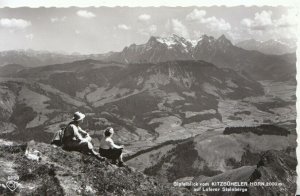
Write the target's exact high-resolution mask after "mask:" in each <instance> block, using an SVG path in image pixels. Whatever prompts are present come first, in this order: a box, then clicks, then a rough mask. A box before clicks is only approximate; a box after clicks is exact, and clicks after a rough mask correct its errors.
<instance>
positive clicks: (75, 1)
mask: <svg viewBox="0 0 300 196" xmlns="http://www.w3.org/2000/svg"><path fill="white" fill-rule="evenodd" d="M224 2H225V0H155V1H154V0H72V1H70V0H44V1H41V0H26V1H25V0H0V8H4V7H10V8H17V7H32V8H38V7H70V6H76V7H91V6H95V7H100V6H106V7H115V6H128V7H159V6H169V7H176V6H182V7H189V6H199V7H201V6H241V5H242V6H243V5H244V6H288V7H293V8H296V9H297V10H298V18H299V19H298V21H300V0H230V1H227V2H226V3H224ZM299 24H300V23H299ZM299 26H300V25H298V29H297V37H298V40H297V48H298V50H297V52H296V54H297V59H300V51H299V48H300V40H299V39H300V32H299V31H300V27H299ZM296 67H297V72H298V70H299V68H300V63H299V61H297V64H296ZM296 79H297V84H298V83H299V82H300V74H297V76H296ZM296 95H297V104H296V108H297V119H296V121H297V128H296V130H297V135H298V134H300V115H298V111H300V102H299V101H298V99H300V86H299V85H297V90H296ZM297 143H298V144H300V137H297ZM296 153H297V159H298V163H300V146H299V145H298V146H297V149H296ZM297 174H298V175H297V191H296V194H297V195H299V194H300V177H299V174H300V164H298V165H297Z"/></svg>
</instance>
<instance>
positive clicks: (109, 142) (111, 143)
mask: <svg viewBox="0 0 300 196" xmlns="http://www.w3.org/2000/svg"><path fill="white" fill-rule="evenodd" d="M106 141H107V142H108V144H109V146H110V147H111V148H117V149H123V148H124V147H123V146H119V145H116V144H115V143H114V141H113V140H112V139H111V138H108V139H107V140H106Z"/></svg>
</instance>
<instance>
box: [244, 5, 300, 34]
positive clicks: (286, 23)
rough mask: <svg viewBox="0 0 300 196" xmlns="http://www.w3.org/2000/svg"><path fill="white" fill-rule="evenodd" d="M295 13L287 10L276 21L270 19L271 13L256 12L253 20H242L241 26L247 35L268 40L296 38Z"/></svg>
mask: <svg viewBox="0 0 300 196" xmlns="http://www.w3.org/2000/svg"><path fill="white" fill-rule="evenodd" d="M297 21H298V20H297V11H296V10H294V9H290V10H288V12H287V14H282V15H281V16H280V17H279V18H278V19H273V18H272V11H267V10H263V11H261V12H256V13H255V14H254V18H253V19H250V18H244V19H242V20H241V25H242V26H243V27H244V29H245V30H246V32H247V33H248V34H249V35H254V36H262V35H264V36H268V37H270V38H274V39H276V38H284V37H286V38H292V37H296V36H297Z"/></svg>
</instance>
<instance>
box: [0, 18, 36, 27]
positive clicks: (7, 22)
mask: <svg viewBox="0 0 300 196" xmlns="http://www.w3.org/2000/svg"><path fill="white" fill-rule="evenodd" d="M0 26H1V27H4V28H10V29H25V28H27V27H29V26H31V22H30V21H27V20H23V19H16V18H1V19H0Z"/></svg>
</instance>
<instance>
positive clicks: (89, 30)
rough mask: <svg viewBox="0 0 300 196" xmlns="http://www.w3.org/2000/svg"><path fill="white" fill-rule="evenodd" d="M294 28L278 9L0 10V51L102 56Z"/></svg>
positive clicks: (276, 35)
mask: <svg viewBox="0 0 300 196" xmlns="http://www.w3.org/2000/svg"><path fill="white" fill-rule="evenodd" d="M296 24H297V23H296V12H295V10H292V9H289V8H286V7H282V6H280V7H271V6H263V7H242V6H238V7H217V6H212V7H157V8H155V7H145V8H129V7H113V8H109V7H98V8H95V7H89V8H77V7H70V8H26V7H23V8H0V37H1V38H2V40H1V42H0V51H6V50H24V49H25V50H26V49H32V50H39V51H50V52H60V53H68V54H71V53H80V54H103V53H107V52H110V51H121V50H122V49H123V48H124V47H126V46H129V45H131V44H133V43H135V44H142V43H145V42H147V40H148V39H149V38H150V37H151V36H160V37H167V36H169V35H171V34H177V35H179V36H182V37H184V38H186V39H190V40H197V39H198V38H199V37H200V36H201V35H203V34H207V35H211V36H213V37H215V38H218V37H219V36H221V35H222V34H224V35H225V36H226V37H227V38H228V39H230V40H231V41H232V42H233V43H236V42H239V41H242V40H247V39H255V40H259V41H266V40H269V39H278V40H282V39H296V37H297V36H296V27H297V26H296Z"/></svg>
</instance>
